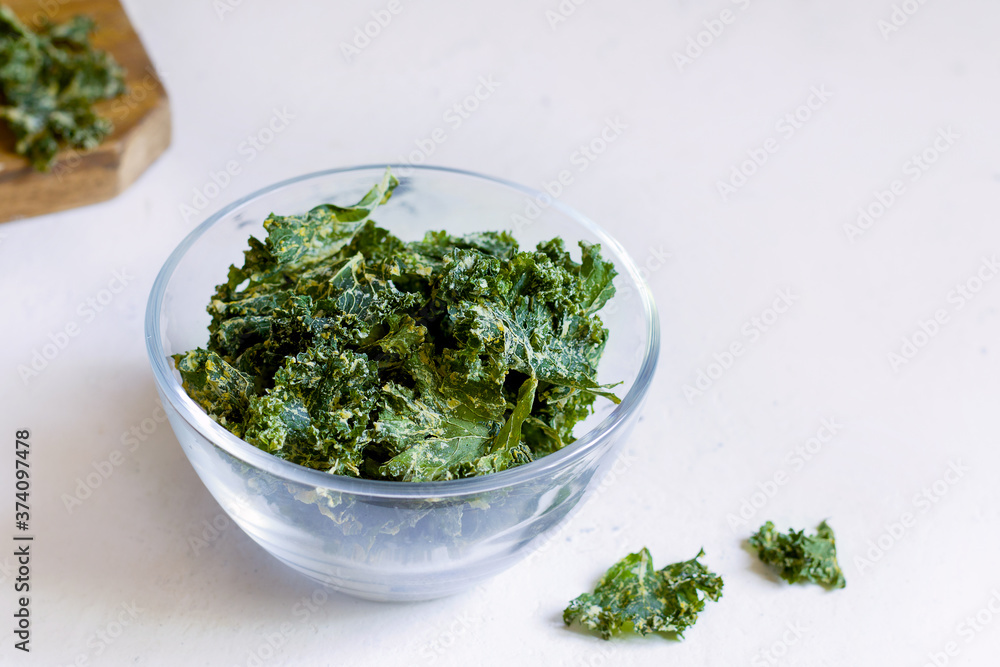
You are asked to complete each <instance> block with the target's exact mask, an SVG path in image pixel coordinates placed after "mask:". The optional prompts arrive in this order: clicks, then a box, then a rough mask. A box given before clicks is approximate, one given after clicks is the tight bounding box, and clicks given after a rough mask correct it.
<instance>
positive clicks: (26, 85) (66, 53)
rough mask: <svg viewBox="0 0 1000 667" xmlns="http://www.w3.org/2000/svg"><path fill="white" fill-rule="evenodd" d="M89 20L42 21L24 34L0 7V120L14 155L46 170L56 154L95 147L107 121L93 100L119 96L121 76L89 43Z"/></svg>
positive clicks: (6, 9) (91, 25)
mask: <svg viewBox="0 0 1000 667" xmlns="http://www.w3.org/2000/svg"><path fill="white" fill-rule="evenodd" d="M94 27H95V26H94V22H93V20H91V19H90V18H88V17H85V16H76V17H74V18H72V19H70V20H69V21H67V22H65V23H60V24H53V23H48V22H44V23H43V24H42V25H41V27H40V28H39V29H38V32H37V33H36V32H32V31H31V29H29V28H28V27H27V26H25V25H24V23H22V22H21V21H20V20H18V18H17V16H16V15H15V14H14V12H13V11H12V10H11V9H10V8H9V7H7V6H6V5H0V118H2V119H3V120H5V121H6V123H7V125H8V126H9V127H10V129H11V131H12V132H13V133H14V137H15V139H16V141H17V143H16V144H15V151H16V152H17V154H18V155H23V156H24V157H26V158H27V159H28V160H29V161H30V162H31V165H32V166H33V167H34V168H35V169H37V170H39V171H48V170H49V168H51V166H52V163H53V162H54V161H55V157H56V154H57V153H58V152H59V150H60V149H62V148H65V147H67V146H70V147H72V148H77V149H81V150H90V149H92V148H96V147H97V146H98V145H99V144H100V143H101V141H103V140H104V138H105V137H107V136H108V135H109V134H111V130H112V124H111V121H109V120H108V119H107V118H103V117H102V116H99V115H98V114H97V113H96V112H95V111H94V109H93V104H94V102H97V101H98V100H106V99H112V98H114V97H118V96H119V95H121V94H122V93H124V92H125V71H124V70H123V69H122V67H121V66H120V65H119V64H118V63H117V62H115V59H114V58H112V57H111V55H110V54H108V53H107V52H105V51H101V50H98V49H95V48H94V47H93V46H92V45H91V43H90V35H91V33H93V32H94Z"/></svg>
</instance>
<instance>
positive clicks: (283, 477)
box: [146, 165, 659, 600]
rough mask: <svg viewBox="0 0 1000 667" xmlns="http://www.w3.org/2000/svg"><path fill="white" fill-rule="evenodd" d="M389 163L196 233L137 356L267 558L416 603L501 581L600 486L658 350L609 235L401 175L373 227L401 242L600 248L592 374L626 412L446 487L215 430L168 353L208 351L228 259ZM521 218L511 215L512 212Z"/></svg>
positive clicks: (482, 181) (575, 219)
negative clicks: (436, 237) (598, 342)
mask: <svg viewBox="0 0 1000 667" xmlns="http://www.w3.org/2000/svg"><path fill="white" fill-rule="evenodd" d="M384 169H385V167H384V166H367V167H356V168H351V169H334V170H330V171H322V172H317V173H313V174H308V175H305V176H301V177H299V178H294V179H291V180H288V181H284V182H282V183H277V184H275V185H272V186H270V187H267V188H264V189H263V190H260V191H259V192H256V193H254V194H252V195H250V196H248V197H245V198H244V199H242V200H240V201H237V202H236V203H234V204H231V205H230V206H227V207H226V208H225V209H223V210H221V211H219V212H218V213H216V214H215V215H213V216H212V217H211V218H209V219H208V220H206V221H205V222H204V223H203V224H201V225H200V226H198V227H197V228H196V229H195V230H194V231H192V232H191V233H190V234H189V235H188V236H187V238H185V239H184V241H183V242H182V243H181V244H180V245H179V246H178V247H177V249H176V250H174V252H173V253H172V254H171V255H170V257H169V259H168V260H167V262H166V264H165V265H164V266H163V269H162V270H161V271H160V273H159V275H158V276H157V279H156V282H155V283H154V285H153V289H152V292H151V293H150V296H149V304H148V308H147V311H146V347H147V350H148V352H149V358H150V363H151V364H152V367H153V375H154V377H155V381H156V387H157V390H158V392H159V394H160V397H161V399H162V401H163V406H164V409H165V410H166V412H167V415H168V417H169V419H170V424H171V426H172V427H173V429H174V432H175V433H176V435H177V439H178V440H179V441H180V444H181V446H182V447H183V448H184V453H185V454H186V455H187V457H188V459H190V461H191V465H192V466H193V467H194V469H195V471H197V473H198V476H199V477H200V478H201V480H202V482H204V483H205V486H206V487H208V490H209V491H210V492H211V493H212V495H213V496H214V497H215V499H216V500H217V501H218V502H219V504H220V505H221V506H222V507H223V508H224V509H225V511H226V512H227V513H228V514H229V515H230V516H231V517H232V519H233V521H234V522H235V523H236V524H237V525H239V526H240V528H242V529H243V530H244V531H246V533H247V534H248V535H249V536H250V537H251V538H253V539H254V540H255V541H256V542H257V543H258V544H260V545H261V546H262V547H264V548H265V549H266V550H267V551H268V552H270V553H271V554H273V555H274V556H275V557H276V558H278V559H279V560H281V561H282V562H284V563H287V564H288V565H290V566H291V567H293V568H295V569H296V570H299V571H300V572H302V573H304V574H306V575H307V576H309V577H312V578H313V579H315V580H317V581H320V582H323V583H326V584H329V585H331V586H333V587H334V588H336V589H339V590H340V591H343V592H345V593H348V594H350V595H355V596H358V597H363V598H368V599H373V600H424V599H431V598H436V597H441V596H445V595H449V594H451V593H455V592H457V591H460V590H462V589H465V588H468V587H471V586H475V585H476V584H477V583H479V582H481V581H483V580H485V579H487V578H489V577H492V576H494V575H495V574H497V573H499V572H501V571H503V570H504V569H506V568H508V567H510V566H511V565H513V564H514V563H515V562H517V561H518V560H520V559H522V558H524V557H525V556H527V555H528V554H529V553H531V550H532V545H533V544H537V543H538V542H539V541H541V540H543V539H544V538H543V536H544V535H545V534H546V533H550V532H552V531H554V530H555V529H556V528H557V527H558V526H559V525H560V524H561V522H563V521H564V520H565V519H566V518H567V517H568V516H569V515H570V513H571V512H572V511H573V509H574V508H575V507H577V506H578V505H579V503H580V501H581V500H582V499H584V498H585V497H586V496H587V492H588V489H591V490H592V489H593V488H594V487H595V486H596V483H597V482H598V481H599V480H600V479H601V477H602V475H603V473H604V471H605V470H606V469H607V467H608V466H610V465H611V464H612V463H613V462H614V458H615V455H616V452H617V450H618V449H619V448H620V446H621V445H622V443H623V441H624V440H625V439H626V438H627V437H628V434H629V432H630V431H631V430H632V427H633V425H634V424H635V421H636V419H637V418H638V416H639V409H640V406H641V405H642V402H643V399H644V397H645V395H646V392H647V390H648V389H649V385H650V381H651V380H652V377H653V371H654V369H655V367H656V360H657V356H658V352H659V329H658V318H657V316H656V310H655V306H654V304H653V299H652V297H651V296H650V293H649V290H648V289H647V287H646V286H645V284H644V283H643V281H642V278H641V277H640V276H639V273H638V270H637V269H636V266H635V264H634V263H633V261H632V260H631V259H630V258H629V257H628V255H627V254H626V253H625V250H624V249H623V248H622V247H621V245H619V244H618V243H617V242H616V241H615V240H614V239H612V238H611V237H610V236H609V235H608V234H607V232H605V231H604V230H602V229H601V228H600V227H598V226H597V225H595V224H594V223H593V222H591V221H590V220H588V219H587V218H585V217H583V216H582V215H580V214H579V213H577V212H575V211H573V210H572V209H570V208H568V207H566V206H564V205H563V204H561V203H559V202H558V201H552V200H551V198H549V197H548V196H547V195H544V194H541V193H539V192H536V191H533V190H530V189H527V188H524V187H521V186H518V185H514V184H512V183H507V182H505V181H501V180H497V179H493V178H488V177H485V176H481V175H479V174H474V173H470V172H464V171H457V170H453V169H441V168H433V167H410V166H406V165H397V166H394V167H393V171H394V172H395V173H396V175H397V176H398V177H399V178H400V181H401V183H400V186H399V187H398V188H397V189H396V191H395V193H394V194H393V196H392V199H391V200H390V201H389V203H388V204H387V205H386V206H384V207H383V208H380V209H379V210H378V211H377V212H376V214H375V216H374V217H375V220H376V221H377V222H378V223H379V224H380V225H382V226H383V227H386V228H388V229H389V230H391V231H392V232H393V233H394V234H396V235H397V236H399V237H401V238H402V239H403V240H415V239H418V238H421V237H422V236H423V235H424V232H426V231H428V230H432V229H433V230H437V229H445V230H448V231H449V232H451V233H452V234H464V233H469V232H474V231H484V230H503V229H506V230H511V231H513V233H514V235H515V237H516V238H517V239H518V241H519V242H520V244H521V247H522V248H530V247H534V245H535V244H536V243H537V242H539V241H541V240H545V239H549V238H552V237H554V236H561V237H563V239H565V241H566V245H567V247H568V248H571V249H573V250H576V252H575V256H576V257H577V259H578V260H579V249H578V248H577V246H576V242H577V241H578V240H581V239H583V240H587V241H590V242H595V243H600V244H601V248H602V252H603V254H604V256H605V257H608V258H609V259H611V260H612V261H613V262H614V265H615V267H616V268H617V269H618V271H619V275H618V277H617V278H616V279H615V285H616V287H617V290H618V291H617V294H616V296H615V297H614V298H613V299H612V301H611V302H609V303H608V304H607V306H605V309H604V310H602V311H601V317H602V319H603V320H604V322H605V325H606V326H607V327H608V329H609V338H608V344H607V348H606V351H605V353H604V357H603V359H602V360H601V364H600V369H599V380H600V381H601V382H602V383H610V382H621V384H620V385H619V386H618V387H617V388H616V389H615V391H616V393H617V394H618V396H620V397H622V402H621V404H620V405H618V406H615V405H613V404H612V403H611V402H610V401H607V400H604V399H598V402H597V403H596V406H595V407H596V412H595V414H593V415H592V416H591V417H590V418H589V419H588V420H586V421H585V422H583V423H581V424H579V425H578V427H577V430H576V435H577V437H578V440H576V442H574V443H573V444H571V445H569V446H568V447H566V448H564V449H562V450H560V451H559V452H556V453H554V454H550V455H549V456H545V457H543V458H540V459H538V460H537V461H534V462H532V463H530V464H527V465H524V466H521V467H518V468H513V469H510V470H505V471H503V472H500V473H496V474H492V475H487V476H484V477H475V478H469V479H458V480H451V481H446V482H426V483H403V482H388V481H373V480H364V479H354V478H350V477H342V476H338V475H330V474H327V473H324V472H320V471H317V470H311V469H308V468H304V467H301V466H298V465H296V464H293V463H289V462H287V461H283V460H281V459H278V458H275V457H274V456H272V455H270V454H268V453H266V452H264V451H262V450H260V449H257V448H256V447H254V446H253V445H250V444H249V443H247V442H245V441H243V440H241V439H239V438H237V437H236V436H234V435H233V434H232V433H230V432H229V431H227V430H226V429H225V428H223V427H221V426H219V425H218V424H217V423H215V422H214V421H212V419H210V418H209V417H208V415H207V414H206V413H205V412H204V411H203V410H202V409H201V408H200V407H199V406H198V405H197V404H196V403H195V402H194V401H192V400H191V398H189V397H188V395H187V394H186V393H185V392H184V390H183V389H182V387H181V384H180V378H179V376H178V375H177V373H176V371H175V370H174V369H173V363H172V360H170V359H169V356H170V355H171V354H174V353H177V352H183V351H185V350H189V349H191V348H194V347H198V346H203V345H205V343H206V342H207V340H208V333H207V326H208V323H209V315H208V313H207V312H206V310H205V307H206V305H207V304H208V302H209V298H210V296H211V295H212V294H213V293H214V291H215V285H216V284H218V283H220V282H222V281H223V280H224V278H225V276H226V271H227V269H228V267H229V265H230V264H233V263H236V264H239V265H242V260H243V250H244V249H245V248H246V247H247V237H248V236H250V235H251V234H254V235H256V236H257V237H258V238H261V239H263V238H264V236H265V234H264V231H263V224H262V223H263V221H264V219H265V218H266V217H267V215H268V214H269V213H271V212H275V213H278V214H286V215H287V214H295V213H303V212H305V211H307V210H308V209H310V208H312V207H313V206H315V205H317V204H320V203H324V202H332V203H336V204H340V205H347V204H352V203H353V202H355V201H357V200H358V199H360V198H361V196H362V195H363V194H364V193H365V192H366V191H367V190H368V189H369V188H370V187H371V186H372V185H373V184H374V183H376V182H378V181H379V180H380V179H381V177H382V172H383V170H384ZM518 216H520V217H518Z"/></svg>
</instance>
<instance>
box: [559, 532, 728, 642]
mask: <svg viewBox="0 0 1000 667" xmlns="http://www.w3.org/2000/svg"><path fill="white" fill-rule="evenodd" d="M703 555H705V552H704V551H699V552H698V555H697V556H695V557H694V558H692V559H691V560H689V561H683V562H680V563H674V564H673V565H668V566H666V567H665V568H663V569H662V570H654V569H653V558H652V556H650V555H649V550H648V549H646V548H645V547H643V549H642V550H641V551H639V553H634V554H629V555H628V556H626V557H625V558H623V559H622V560H620V561H619V562H617V563H615V564H614V565H613V566H612V567H611V569H609V570H608V571H607V573H606V574H605V575H604V577H602V578H601V582H600V583H599V584H598V585H597V588H596V589H595V590H594V592H593V593H584V594H583V595H581V596H580V597H578V598H576V599H575V600H573V601H572V602H570V603H569V606H568V607H566V610H565V611H563V621H565V622H566V625H570V624H571V623H572V622H573V621H574V620H579V621H580V623H581V624H582V625H584V626H586V627H588V628H590V629H591V630H597V631H598V632H600V633H601V637H603V638H604V639H611V636H612V635H614V634H616V633H619V632H623V631H627V630H633V631H634V632H638V633H639V634H641V635H647V634H649V633H651V632H672V633H676V635H677V637H678V638H683V637H684V631H685V630H686V629H687V628H689V627H691V626H692V625H694V624H695V621H697V620H698V614H699V613H701V611H702V610H704V609H705V599H706V598H708V599H710V600H712V601H717V600H718V599H719V598H721V597H722V585H723V583H722V577H720V576H719V575H717V574H715V573H713V572H711V571H710V570H709V569H708V568H707V567H705V566H704V565H702V564H701V563H699V562H698V559H699V558H701V557H702V556H703Z"/></svg>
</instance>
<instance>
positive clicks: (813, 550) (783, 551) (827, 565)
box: [749, 521, 847, 589]
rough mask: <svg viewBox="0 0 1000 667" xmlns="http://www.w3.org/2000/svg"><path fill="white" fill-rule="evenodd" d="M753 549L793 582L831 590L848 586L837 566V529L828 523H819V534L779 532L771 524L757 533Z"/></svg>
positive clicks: (792, 531) (765, 561) (752, 542)
mask: <svg viewBox="0 0 1000 667" xmlns="http://www.w3.org/2000/svg"><path fill="white" fill-rule="evenodd" d="M749 542H750V546H751V547H753V548H754V549H756V550H757V556H758V557H759V558H760V560H761V562H763V563H765V564H766V565H769V566H770V567H771V568H773V569H774V570H775V571H776V572H777V573H778V575H779V576H781V578H782V579H784V580H785V581H787V582H789V583H792V584H794V583H797V582H800V581H811V582H813V583H816V584H820V585H821V586H824V587H825V588H827V589H833V588H843V587H844V586H846V585H847V582H846V580H845V579H844V573H843V572H842V571H841V570H840V565H838V564H837V543H836V541H835V540H834V537H833V529H832V528H830V526H828V525H827V523H826V521H823V522H821V523H820V524H819V527H818V528H817V530H816V534H815V535H812V536H809V535H805V531H801V530H798V531H796V530H792V529H789V531H788V533H787V534H786V533H779V532H778V531H776V530H775V529H774V524H773V523H771V522H770V521H768V522H767V523H765V524H764V525H763V526H761V527H760V530H758V531H757V532H756V533H754V534H753V535H752V536H751V537H750V539H749Z"/></svg>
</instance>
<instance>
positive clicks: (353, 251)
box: [174, 170, 618, 481]
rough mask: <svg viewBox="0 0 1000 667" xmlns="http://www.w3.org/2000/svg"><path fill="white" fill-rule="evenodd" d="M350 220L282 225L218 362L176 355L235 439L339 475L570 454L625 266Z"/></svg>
mask: <svg viewBox="0 0 1000 667" xmlns="http://www.w3.org/2000/svg"><path fill="white" fill-rule="evenodd" d="M398 183H399V182H398V181H397V180H396V178H395V177H394V176H393V175H392V174H391V173H390V172H389V171H388V170H387V171H386V174H385V177H384V178H383V180H382V182H381V183H380V184H378V185H376V186H375V187H374V188H372V190H371V191H370V192H369V193H368V194H367V195H365V197H364V198H362V199H361V201H360V202H358V203H357V204H356V205H354V206H350V207H346V208H343V207H339V206H334V205H332V204H323V205H320V206H317V207H315V208H313V209H312V210H311V211H309V212H308V213H306V214H304V215H290V216H280V215H275V214H271V215H270V216H269V217H268V218H267V220H265V221H264V228H265V230H266V231H267V238H266V240H264V241H260V240H258V239H256V238H254V237H251V238H250V240H249V249H248V250H247V251H246V252H245V253H244V254H245V261H244V264H243V266H242V267H240V268H237V267H236V266H232V267H230V269H229V276H228V280H227V281H226V282H225V283H222V284H221V285H219V286H218V287H217V292H216V294H215V296H214V297H213V298H212V300H211V303H210V304H209V307H208V310H209V313H210V314H211V315H212V322H211V324H210V326H209V334H210V336H209V343H208V346H207V348H205V349H202V348H199V349H196V350H192V351H190V352H187V353H184V354H178V355H175V356H174V360H175V362H176V367H177V369H178V370H179V372H180V374H181V377H182V379H183V382H184V388H185V389H186V391H187V392H188V394H189V395H190V396H191V397H192V398H193V399H194V400H195V401H197V402H198V403H199V404H200V405H201V406H202V407H203V408H204V409H205V410H206V411H207V412H208V413H209V414H210V415H211V416H212V417H213V418H214V419H216V420H217V421H218V422H219V423H220V424H222V425H223V426H225V427H226V428H228V429H229V430H230V431H232V432H233V433H234V434H236V435H237V436H239V437H242V438H244V439H245V440H246V441H247V442H250V443H252V444H254V445H256V446H257V447H259V448H261V449H263V450H265V451H268V452H270V453H272V454H274V455H275V456H278V457H280V458H283V459H286V460H288V461H292V462H294V463H297V464H299V465H303V466H307V467H310V468H315V469H319V470H324V471H328V472H330V473H334V474H340V475H349V476H354V477H364V478H369V479H387V480H399V481H431V480H446V479H453V478H459V477H470V476H476V475H485V474H488V473H492V472H497V471H501V470H505V469H507V468H511V467H513V466H517V465H521V464H524V463H528V462H530V461H532V460H534V459H536V458H538V457H540V456H544V455H545V454H548V453H551V452H554V451H556V450H558V449H560V448H562V447H564V446H566V445H567V444H569V443H571V442H573V439H574V438H573V427H574V426H575V425H576V424H577V423H578V422H579V421H580V420H581V419H583V418H585V417H586V416H587V415H589V414H590V413H591V411H592V405H593V403H594V401H595V400H596V397H598V396H603V397H606V398H609V399H611V400H613V401H615V402H617V401H618V399H617V398H616V397H615V396H614V395H613V394H612V393H610V391H609V388H608V387H606V386H602V385H600V384H598V382H597V379H596V377H597V365H598V361H599V360H600V358H601V354H602V352H603V350H604V346H605V342H606V340H607V336H608V332H607V330H606V329H605V328H604V326H603V324H602V323H601V320H600V318H599V316H598V315H597V311H599V310H600V308H601V307H602V306H603V305H604V304H605V303H606V302H607V301H608V299H610V298H611V297H612V296H613V295H614V285H613V284H612V280H613V279H614V277H615V275H616V272H615V270H614V267H613V266H612V265H611V264H610V263H608V262H607V261H605V260H604V259H602V257H601V254H600V247H599V246H597V245H592V244H589V243H586V242H580V250H581V262H579V263H577V262H575V261H573V260H572V259H571V258H570V254H569V253H568V252H567V251H566V249H565V247H564V244H563V241H562V240H561V239H558V238H557V239H553V240H551V241H548V242H545V243H541V244H539V245H538V247H537V248H536V249H535V250H534V251H521V250H519V249H518V244H517V242H516V241H515V240H514V238H513V237H512V236H511V235H510V234H508V233H506V232H481V233H476V234H471V235H467V236H461V237H455V236H451V235H449V234H447V233H446V232H430V233H428V234H426V235H425V237H424V238H423V239H422V240H420V241H416V242H410V243H404V242H403V241H402V240H400V239H398V238H396V237H395V236H393V235H392V234H391V233H389V232H388V231H387V230H385V229H383V228H381V227H378V226H377V225H376V224H375V223H374V222H373V221H372V220H371V215H372V212H373V211H374V210H375V209H376V208H377V207H378V206H380V205H382V204H385V203H386V202H387V201H388V200H389V198H390V197H391V195H392V192H393V190H394V189H395V188H396V186H397V185H398Z"/></svg>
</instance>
